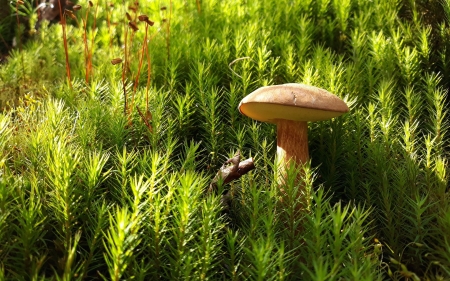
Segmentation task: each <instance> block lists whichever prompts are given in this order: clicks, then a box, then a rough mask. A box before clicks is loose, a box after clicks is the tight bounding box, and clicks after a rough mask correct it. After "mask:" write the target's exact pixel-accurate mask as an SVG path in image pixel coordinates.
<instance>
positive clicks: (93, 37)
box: [86, 2, 98, 82]
mask: <svg viewBox="0 0 450 281" xmlns="http://www.w3.org/2000/svg"><path fill="white" fill-rule="evenodd" d="M97 12H98V2H97V4H96V6H95V13H94V25H93V27H92V35H91V50H90V52H89V54H88V56H89V61H88V66H89V74H88V75H87V76H88V78H89V76H90V75H91V73H92V54H93V52H94V39H95V36H94V32H95V27H96V24H97ZM88 80H89V79H87V80H86V82H88Z"/></svg>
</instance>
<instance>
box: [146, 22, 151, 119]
mask: <svg viewBox="0 0 450 281" xmlns="http://www.w3.org/2000/svg"><path fill="white" fill-rule="evenodd" d="M146 32H147V30H146ZM150 40H151V39H150ZM145 48H146V55H147V87H146V88H145V112H148V91H149V89H150V82H151V74H152V66H151V61H150V52H149V50H148V43H147V44H146V46H145Z"/></svg>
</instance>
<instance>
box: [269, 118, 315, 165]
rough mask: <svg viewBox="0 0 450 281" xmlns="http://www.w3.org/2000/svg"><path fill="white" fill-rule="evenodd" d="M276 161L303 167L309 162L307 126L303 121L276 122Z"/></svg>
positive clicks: (282, 120) (281, 120)
mask: <svg viewBox="0 0 450 281" xmlns="http://www.w3.org/2000/svg"><path fill="white" fill-rule="evenodd" d="M276 124H277V159H279V161H281V163H283V164H284V165H286V164H287V163H289V161H290V160H293V161H295V163H296V164H297V165H299V166H300V165H303V164H305V163H306V162H308V160H309V152H308V124H307V123H306V122H305V121H291V120H284V119H280V120H277V122H276Z"/></svg>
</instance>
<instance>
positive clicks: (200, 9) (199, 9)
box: [195, 0, 202, 15]
mask: <svg viewBox="0 0 450 281" xmlns="http://www.w3.org/2000/svg"><path fill="white" fill-rule="evenodd" d="M195 1H196V2H197V12H198V14H199V15H200V14H201V13H202V8H201V6H200V0H195Z"/></svg>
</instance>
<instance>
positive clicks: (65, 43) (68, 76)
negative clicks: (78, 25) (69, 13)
mask: <svg viewBox="0 0 450 281" xmlns="http://www.w3.org/2000/svg"><path fill="white" fill-rule="evenodd" d="M58 2H59V17H60V19H61V25H62V30H63V41H64V51H65V54H66V72H67V79H68V80H69V87H70V89H72V79H71V78H70V65H69V50H68V45H67V35H66V17H65V14H64V13H63V11H62V9H61V0H58Z"/></svg>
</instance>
